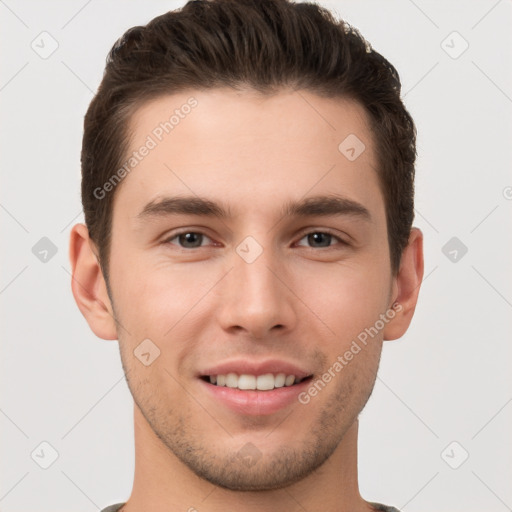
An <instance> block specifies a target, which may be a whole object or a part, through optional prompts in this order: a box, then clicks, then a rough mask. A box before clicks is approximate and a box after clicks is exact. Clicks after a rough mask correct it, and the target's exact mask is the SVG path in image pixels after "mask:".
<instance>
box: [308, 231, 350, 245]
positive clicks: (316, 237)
mask: <svg viewBox="0 0 512 512" xmlns="http://www.w3.org/2000/svg"><path fill="white" fill-rule="evenodd" d="M304 239H307V241H308V243H311V244H313V248H317V247H320V248H322V247H327V248H329V247H332V245H331V242H332V240H333V239H335V240H337V241H338V242H339V243H341V244H342V245H348V244H347V243H346V242H345V241H344V240H342V239H341V238H339V237H337V236H335V235H333V234H332V233H328V232H326V231H311V232H309V233H306V234H305V235H304V236H303V237H302V238H301V239H300V240H299V242H300V241H302V240H304ZM316 244H318V245H316ZM298 245H302V244H300V243H299V244H298Z"/></svg>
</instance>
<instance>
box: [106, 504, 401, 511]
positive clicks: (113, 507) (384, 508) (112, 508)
mask: <svg viewBox="0 0 512 512" xmlns="http://www.w3.org/2000/svg"><path fill="white" fill-rule="evenodd" d="M369 503H370V505H371V506H372V507H373V508H374V509H375V510H378V511H379V512H400V510H398V509H397V508H395V507H389V506H387V505H382V504H381V503H372V502H369ZM123 505H124V503H116V504H115V505H110V507H107V508H104V509H103V510H102V511H101V512H117V511H118V510H119V509H120V508H121V507H122V506H123Z"/></svg>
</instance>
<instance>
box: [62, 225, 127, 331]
mask: <svg viewBox="0 0 512 512" xmlns="http://www.w3.org/2000/svg"><path fill="white" fill-rule="evenodd" d="M93 248H94V243H93V242H92V241H91V239H90V237H89V231H88V229H87V227H86V226H85V225H84V224H76V225H75V226H73V229H72V230H71V235H70V242H69V259H70V262H71V274H72V279H71V290H72V292H73V296H74V297H75V301H76V303H77V305H78V308H79V309H80V311H81V312H82V315H84V317H85V319H86V320H87V323H88V324H89V327H90V328H91V329H92V331H93V332H94V334H96V336H98V337H100V338H102V339H105V340H115V339H117V330H116V323H115V320H114V316H113V310H112V305H111V303H110V298H109V296H108V293H107V287H106V283H105V279H104V278H103V273H102V271H101V267H100V265H99V262H98V259H97V257H96V254H95V251H94V250H93Z"/></svg>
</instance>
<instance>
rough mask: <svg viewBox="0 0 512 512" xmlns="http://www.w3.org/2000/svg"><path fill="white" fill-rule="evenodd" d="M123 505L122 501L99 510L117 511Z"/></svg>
mask: <svg viewBox="0 0 512 512" xmlns="http://www.w3.org/2000/svg"><path fill="white" fill-rule="evenodd" d="M123 505H124V503H116V504H115V505H110V506H109V507H107V508H104V509H103V510H101V512H117V511H118V510H119V509H120V508H121V507H122V506H123Z"/></svg>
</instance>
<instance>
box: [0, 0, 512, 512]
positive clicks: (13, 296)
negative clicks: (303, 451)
mask: <svg viewBox="0 0 512 512" xmlns="http://www.w3.org/2000/svg"><path fill="white" fill-rule="evenodd" d="M321 3H322V5H324V6H326V7H329V8H331V9H333V10H334V11H335V12H336V13H337V14H339V15H341V16H343V17H345V18H346V19H347V20H348V21H349V22H350V23H351V24H353V25H354V26H356V27H357V28H359V29H360V30H361V32H362V33H363V35H364V36H365V37H366V38H367V39H368V40H369V41H370V42H371V43H372V45H373V46H374V47H375V48H376V49H377V50H378V51H379V52H381V53H382V54H383V55H384V56H386V57H387V58H388V59H389V60H390V61H391V62H392V63H393V64H394V65H395V66H396V67H397V68H398V70H399V72H400V75H401V78H402V82H403V94H404V98H405V103H406V105H407V107H408V108H409V110H410V112H411V114H412V115H413V117H414V118H415V121H416V124H417V128H418V152H419V158H418V165H417V194H416V206H417V212H416V213H417V216H416V220H415V225H416V226H418V227H420V228H421V229H422V230H423V233H424V235H425V257H426V268H425V276H426V277H425V281H424V283H423V286H422V291H421V294H420V300H419V304H418V308H417V312H416V316H415V318H414V320H413V323H412V326H411V328H410V330H409V332H408V333H407V335H406V336H404V337H403V338H402V339H401V340H400V341H393V342H387V343H386V344H385V347H384V352H383V356H382V364H381V368H380V371H379V377H378V380H377V384H376V388H375V390H374V393H373V395H372V397H371V399H370V401H369V403H368V406H367V407H366V409H365V410H364V412H363V413H362V415H361V422H360V463H359V470H360V486H361V493H362V495H363V497H365V498H366V499H369V500H377V501H381V502H383V503H388V504H394V505H395V506H397V507H399V508H401V509H403V510H404V511H406V512H423V511H425V512H426V511H432V510H436V511H437V512H442V511H456V510H465V511H475V512H476V511H482V510H485V511H486V512H502V511H506V510H512V486H511V485H510V483H511V482H512V462H511V461H512V441H511V436H510V432H511V431H512V429H511V427H512V403H511V402H512V386H511V384H512V377H511V372H510V360H511V355H512V349H511V322H510V318H511V312H512V286H511V276H512V271H511V265H510V261H511V256H512V251H511V235H510V233H512V229H511V228H512V215H511V213H512V200H511V199H512V175H511V172H510V167H511V161H512V158H511V153H512V149H511V148H512V144H511V142H512V127H511V125H512V122H511V119H512V116H511V113H512V69H511V62H512V59H511V56H512V51H511V49H512V44H511V43H512V35H511V34H512V32H511V31H510V26H511V22H512V2H511V1H510V0H501V1H495V0H492V1H459V2H454V1H450V2H446V1H442V2H441V1H438V2H427V1H420V0H417V1H415V2H413V1H412V0H393V1H389V0H388V1H386V2H382V1H368V0H364V1H361V0H358V1H344V2H335V1H330V2H327V1H323V2H321ZM181 5H183V2H164V1H144V2H142V1H138V2H134V1H121V0H108V1H105V0H104V1H99V0H92V1H91V0H90V1H88V2H87V1H83V0H73V1H67V2H64V1H62V2H56V1H46V2H39V1H35V0H34V1H24V2H15V1H14V0H2V1H0V15H1V30H0V45H1V48H2V54H1V79H0V88H1V89H0V91H1V92H0V102H1V112H0V115H1V120H2V123H1V148H0V150H1V190H0V194H1V195H0V223H1V224H0V226H1V228H0V229H1V240H2V262H1V263H2V264H1V275H0V301H1V309H2V353H1V358H0V364H1V370H0V378H1V389H2V395H1V400H0V428H1V432H2V435H1V445H0V447H1V454H0V461H1V476H2V478H1V482H0V509H1V510H2V511H3V512H19V511H27V510H31V511H40V512H49V511H52V512H64V511H68V510H75V511H77V512H78V511H83V512H92V511H95V510H98V509H101V508H102V507H105V506H107V505H109V504H112V503H116V502H118V501H124V500H126V499H127V498H128V497H129V494H130V491H131V485H132V479H133V468H134V447H133V425H132V421H133V420H132V399H131V395H130V393H129V391H128V388H127V385H126V383H125V380H124V375H123V371H122V368H121V363H120V358H119V353H118V347H117V342H116V341H102V340H99V339H97V338H96V337H95V336H94V335H93V333H92V332H91V331H90V330H89V328H88V326H87V324H86V322H85V320H84V319H83V317H82V316H81V314H80V312H79V310H78V308H77V307H76V305H75V303H74V299H73V297H72V295H71V290H70V274H69V272H70V265H69V261H68V238H69V230H70V228H71V226H72V225H73V224H74V223H75V222H79V221H82V218H83V217H82V214H81V205H80V196H79V190H80V189H79V187H80V166H79V155H80V148H81V136H82V122H83V115H84V113H85V111H86V108H87V106H88V103H89V102H90V100H91V99H92V96H93V92H94V91H95V89H96V87H97V86H98V84H99V82H100V79H101V76H102V72H103V67H104V62H105V56H106V54H107V52H108V50H109V49H110V48H111V46H112V44H113V43H114V41H115V40H116V39H117V38H118V37H119V36H120V35H121V34H122V33H123V32H124V31H125V30H126V29H128V28H129V27H131V26H133V25H140V24H145V23H146V22H148V21H149V20H150V19H151V18H152V17H154V16H155V15H157V14H161V13H163V12H165V11H167V10H170V9H174V8H176V7H179V6H181ZM43 31H46V32H48V33H49V34H50V36H48V35H40V34H41V32H43ZM454 31H456V32H457V33H458V34H459V35H457V34H453V32H454ZM52 39H54V40H55V41H56V42H57V43H58V48H57V49H56V51H55V52H54V53H53V54H52V55H50V56H48V57H47V58H42V57H41V56H40V54H41V53H44V52H45V51H46V52H49V51H50V50H51V48H52V44H55V43H53V42H52ZM443 41H444V42H443ZM465 41H466V42H467V44H469V47H468V48H467V50H466V51H464V52H463V53H462V54H460V55H459V53H460V52H461V50H463V49H464V47H465V44H466V43H465ZM31 45H33V46H34V47H35V48H37V51H38V52H39V53H36V51H34V49H33V48H32V46H31ZM43 56H45V57H46V55H43ZM454 57H456V58H454ZM42 237H47V238H48V239H50V240H51V242H52V243H53V244H55V247H56V249H57V253H56V254H55V255H54V256H53V257H52V256H51V252H49V253H48V254H46V258H47V261H46V262H43V261H40V259H39V258H38V257H36V255H37V254H38V255H39V257H44V256H45V253H44V252H42V253H41V252H38V251H43V250H44V247H43V249H41V247H39V246H36V244H37V243H38V241H39V240H40V239H41V238H42ZM452 237H457V238H458V239H459V240H460V241H461V242H462V243H463V244H464V245H465V246H466V247H467V249H468V251H467V253H466V254H465V255H463V256H461V255H462V252H461V250H460V247H459V248H456V247H455V246H454V247H452V246H448V247H447V248H446V249H445V252H446V254H447V255H445V254H444V253H443V250H442V248H443V247H444V246H445V244H446V243H447V242H448V241H449V240H450V239H451V238H452ZM41 243H44V242H41ZM34 246H36V249H35V250H34V252H35V253H36V254H34V253H33V251H32V248H33V247H34ZM453 250H457V251H458V252H457V253H456V254H455V253H453ZM455 255H456V256H457V261H455V262H453V261H451V259H453V258H454V257H455ZM43 441H45V442H47V443H49V444H50V445H51V446H52V447H53V449H54V450H56V452H57V453H58V458H57V460H56V461H55V462H54V463H53V464H52V465H51V466H50V467H49V468H48V469H43V468H41V467H40V465H39V464H44V463H45V462H46V463H49V462H51V453H52V448H50V447H48V446H47V445H43V446H40V443H42V442H43ZM454 441H455V442H456V443H457V444H451V443H452V442H454ZM466 453H467V454H468V455H469V458H468V459H467V460H466V461H464V462H463V463H462V464H461V462H462V461H463V460H464V457H465V456H466ZM31 454H33V455H31ZM32 457H33V458H32ZM36 461H37V462H36ZM459 465H460V466H459ZM451 466H453V467H456V466H459V467H458V469H453V467H451ZM311 512H314V511H311Z"/></svg>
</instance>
